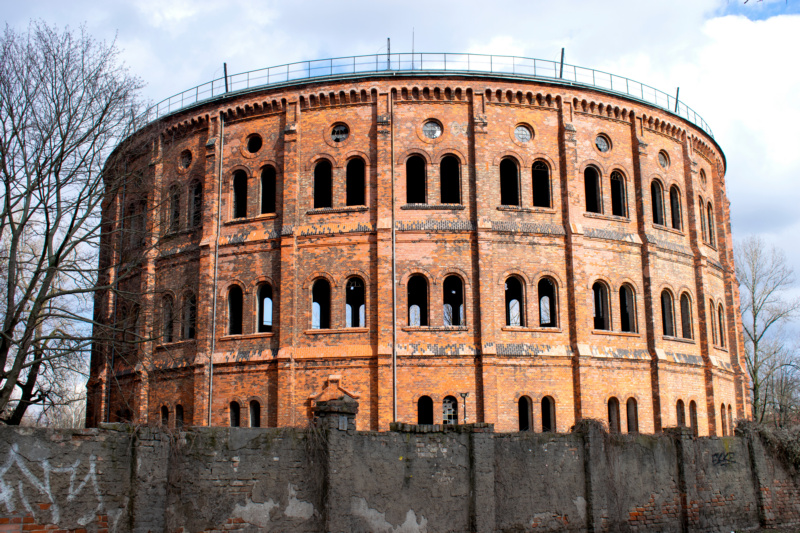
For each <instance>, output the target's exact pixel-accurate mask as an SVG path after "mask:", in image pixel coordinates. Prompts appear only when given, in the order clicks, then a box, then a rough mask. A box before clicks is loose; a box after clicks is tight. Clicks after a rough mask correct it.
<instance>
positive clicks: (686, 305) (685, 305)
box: [681, 292, 694, 339]
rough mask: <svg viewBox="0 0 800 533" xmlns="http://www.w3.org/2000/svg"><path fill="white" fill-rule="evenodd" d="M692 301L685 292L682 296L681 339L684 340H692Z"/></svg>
mask: <svg viewBox="0 0 800 533" xmlns="http://www.w3.org/2000/svg"><path fill="white" fill-rule="evenodd" d="M693 329H694V327H693V324H692V301H691V300H690V299H689V295H688V294H686V293H685V292H684V293H683V294H681V337H683V338H684V339H691V338H692V330H693Z"/></svg>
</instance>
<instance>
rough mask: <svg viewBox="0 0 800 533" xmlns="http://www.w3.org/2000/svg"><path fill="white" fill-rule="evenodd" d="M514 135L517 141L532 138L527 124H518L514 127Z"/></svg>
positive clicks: (525, 140)
mask: <svg viewBox="0 0 800 533" xmlns="http://www.w3.org/2000/svg"><path fill="white" fill-rule="evenodd" d="M514 137H516V138H517V140H518V141H519V142H521V143H526V142H528V141H530V140H531V138H533V132H532V131H531V129H530V128H529V127H528V126H523V125H522V124H520V125H519V126H517V127H516V128H514Z"/></svg>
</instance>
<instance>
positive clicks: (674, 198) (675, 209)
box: [669, 185, 683, 230]
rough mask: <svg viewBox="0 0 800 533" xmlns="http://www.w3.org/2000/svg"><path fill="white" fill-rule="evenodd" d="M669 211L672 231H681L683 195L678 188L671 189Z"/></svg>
mask: <svg viewBox="0 0 800 533" xmlns="http://www.w3.org/2000/svg"><path fill="white" fill-rule="evenodd" d="M669 210H670V216H671V218H672V229H677V230H680V229H681V228H682V227H683V224H682V223H681V193H680V191H679V190H678V188H677V187H676V186H674V185H673V186H672V187H670V188H669Z"/></svg>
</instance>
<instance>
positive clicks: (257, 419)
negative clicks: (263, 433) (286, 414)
mask: <svg viewBox="0 0 800 533" xmlns="http://www.w3.org/2000/svg"><path fill="white" fill-rule="evenodd" d="M250 427H251V428H260V427H261V404H260V403H258V402H257V401H256V400H251V401H250Z"/></svg>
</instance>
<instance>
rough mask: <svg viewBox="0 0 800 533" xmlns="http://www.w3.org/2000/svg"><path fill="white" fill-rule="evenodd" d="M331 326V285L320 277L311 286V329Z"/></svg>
mask: <svg viewBox="0 0 800 533" xmlns="http://www.w3.org/2000/svg"><path fill="white" fill-rule="evenodd" d="M330 327H331V285H330V283H328V280H326V279H318V280H317V281H315V282H314V286H313V287H312V288H311V329H330Z"/></svg>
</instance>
